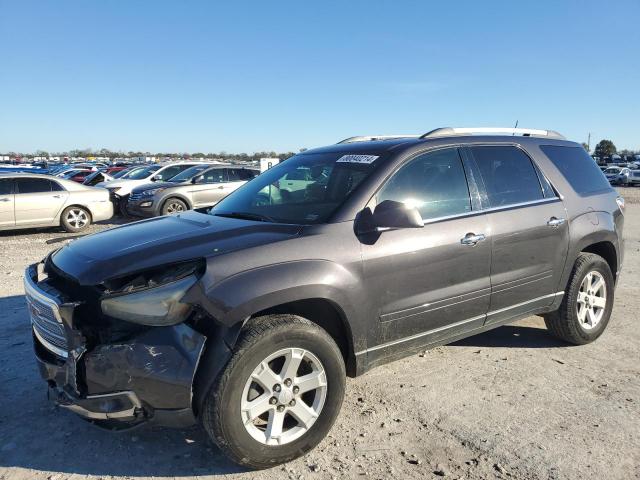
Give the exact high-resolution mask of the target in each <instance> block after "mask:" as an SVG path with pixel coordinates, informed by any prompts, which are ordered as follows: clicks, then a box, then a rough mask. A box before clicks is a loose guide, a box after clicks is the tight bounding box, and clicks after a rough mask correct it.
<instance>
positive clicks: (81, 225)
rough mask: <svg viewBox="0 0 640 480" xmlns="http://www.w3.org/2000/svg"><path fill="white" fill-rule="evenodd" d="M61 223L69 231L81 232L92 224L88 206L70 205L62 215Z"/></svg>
mask: <svg viewBox="0 0 640 480" xmlns="http://www.w3.org/2000/svg"><path fill="white" fill-rule="evenodd" d="M60 224H61V225H62V228H64V229H65V230H66V231H67V232H69V233H77V232H81V231H82V230H84V229H85V228H87V227H88V226H89V225H91V214H90V213H89V211H88V210H87V209H86V208H82V207H68V208H65V209H64V211H63V212H62V215H61V216H60Z"/></svg>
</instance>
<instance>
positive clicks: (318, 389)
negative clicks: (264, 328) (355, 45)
mask: <svg viewBox="0 0 640 480" xmlns="http://www.w3.org/2000/svg"><path fill="white" fill-rule="evenodd" d="M326 398H327V376H326V372H325V369H324V367H323V365H322V363H320V360H318V358H317V357H316V356H315V355H314V354H313V353H311V352H309V351H308V350H304V349H302V348H286V349H282V350H279V351H277V352H275V353H273V354H271V355H269V356H268V357H267V358H265V359H264V360H263V361H262V362H260V364H259V365H258V366H257V367H256V368H255V369H254V370H253V372H252V373H251V375H250V376H249V379H248V380H247V382H246V384H245V387H244V390H243V392H242V400H241V406H240V407H241V415H242V423H243V424H244V427H245V428H246V430H247V432H248V433H249V434H250V435H251V436H252V437H253V438H254V439H255V440H257V441H258V442H260V443H262V444H264V445H284V444H286V443H290V442H292V441H294V440H296V439H298V438H300V437H301V436H302V435H304V434H305V433H306V432H307V431H308V430H309V429H310V428H311V426H312V425H313V424H314V423H315V422H316V420H317V419H318V417H319V416H320V413H321V412H322V408H323V407H324V404H325V400H326Z"/></svg>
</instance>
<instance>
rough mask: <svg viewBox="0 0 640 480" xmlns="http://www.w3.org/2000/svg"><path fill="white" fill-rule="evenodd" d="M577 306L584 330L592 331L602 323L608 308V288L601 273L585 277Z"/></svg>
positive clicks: (588, 274)
mask: <svg viewBox="0 0 640 480" xmlns="http://www.w3.org/2000/svg"><path fill="white" fill-rule="evenodd" d="M577 306H578V309H577V313H578V321H579V322H580V326H581V327H582V328H584V329H585V330H591V329H593V328H595V327H596V326H597V325H598V324H599V323H600V320H602V317H603V315H604V311H605V307H606V306H607V286H606V284H605V281H604V277H603V276H602V274H601V273H600V272H597V271H595V270H594V271H591V272H589V273H587V274H586V275H585V277H584V279H583V280H582V283H581V284H580V290H579V291H578V299H577Z"/></svg>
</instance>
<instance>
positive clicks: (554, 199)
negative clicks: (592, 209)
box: [423, 197, 561, 225]
mask: <svg viewBox="0 0 640 480" xmlns="http://www.w3.org/2000/svg"><path fill="white" fill-rule="evenodd" d="M559 201H561V199H560V198H559V197H550V198H543V199H540V200H531V201H529V202H522V203H513V204H511V205H501V206H499V207H491V208H484V209H481V210H472V211H470V212H465V213H459V214H457V215H449V216H446V217H437V218H431V219H428V220H424V222H423V224H424V225H429V224H430V223H436V222H443V221H446V220H452V219H457V218H464V217H471V216H474V215H482V214H483V213H492V212H500V211H504V210H511V209H517V208H523V207H530V206H533V205H543V204H546V203H556V202H559Z"/></svg>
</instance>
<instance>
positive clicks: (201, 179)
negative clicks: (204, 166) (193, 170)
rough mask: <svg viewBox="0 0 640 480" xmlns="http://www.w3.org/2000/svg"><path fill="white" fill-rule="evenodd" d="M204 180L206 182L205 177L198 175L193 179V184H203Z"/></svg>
mask: <svg viewBox="0 0 640 480" xmlns="http://www.w3.org/2000/svg"><path fill="white" fill-rule="evenodd" d="M203 180H204V175H198V176H197V177H193V178H192V179H191V183H193V184H194V185H195V184H196V183H202V181H203Z"/></svg>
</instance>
